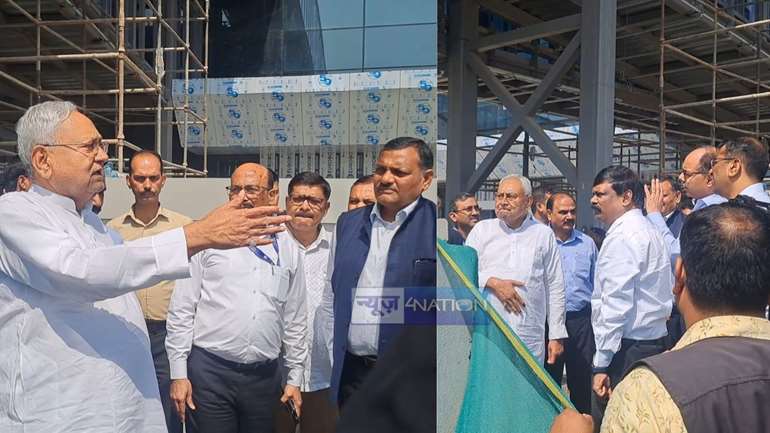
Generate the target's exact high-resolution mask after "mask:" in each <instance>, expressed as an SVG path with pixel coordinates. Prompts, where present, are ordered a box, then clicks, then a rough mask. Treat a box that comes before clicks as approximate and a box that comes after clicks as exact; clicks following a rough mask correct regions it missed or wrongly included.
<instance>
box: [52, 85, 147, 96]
mask: <svg viewBox="0 0 770 433" xmlns="http://www.w3.org/2000/svg"><path fill="white" fill-rule="evenodd" d="M121 92H122V93H155V88H154V87H140V88H129V89H120V88H118V89H103V90H90V89H61V90H58V89H57V90H43V91H42V92H40V93H41V94H48V95H62V96H65V95H66V96H81V95H117V94H119V93H121Z"/></svg>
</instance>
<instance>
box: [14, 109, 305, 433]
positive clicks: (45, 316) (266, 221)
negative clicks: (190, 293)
mask: <svg viewBox="0 0 770 433" xmlns="http://www.w3.org/2000/svg"><path fill="white" fill-rule="evenodd" d="M16 133H17V136H18V153H19V156H20V157H21V159H22V161H24V163H25V164H26V165H27V166H28V167H29V170H30V173H31V176H32V183H33V187H32V188H31V189H30V191H28V192H12V193H9V194H5V195H3V196H2V197H0V221H2V223H1V224H0V341H1V342H2V350H0V402H2V403H0V431H3V432H4V433H5V432H10V433H15V432H25V433H30V432H33V433H34V432H40V433H57V432H72V431H87V432H96V433H102V432H103V433H108V432H109V433H114V432H121V433H135V432H158V433H160V432H165V431H166V424H165V422H164V417H163V409H162V407H161V403H160V396H159V394H158V383H157V381H156V380H155V373H154V368H153V362H152V357H151V354H150V342H149V338H148V336H147V329H146V327H145V325H144V320H143V317H142V312H141V310H140V309H139V304H138V302H137V301H136V297H135V296H134V295H133V293H132V292H133V291H135V290H137V289H139V288H141V287H146V286H148V285H152V284H155V283H157V282H160V281H162V280H167V279H177V278H185V277H187V276H188V275H189V260H188V258H189V257H190V256H191V255H193V254H195V253H197V252H198V251H201V250H203V249H206V248H233V247H238V246H242V245H248V244H249V243H250V242H253V243H255V244H260V245H261V244H263V243H265V242H266V240H264V239H263V238H262V236H264V235H269V234H271V233H276V232H278V231H281V230H282V228H281V227H278V226H277V224H281V223H283V222H286V221H288V220H290V217H286V216H280V217H266V216H265V215H270V214H272V213H274V212H275V211H276V209H275V208H259V209H249V210H243V209H238V208H237V207H236V206H235V205H234V203H228V204H226V205H224V206H222V207H220V208H218V209H216V210H214V211H212V212H211V213H210V214H209V215H208V216H206V217H205V218H203V219H201V220H200V221H197V222H194V223H191V224H188V225H186V226H185V227H182V228H178V229H175V230H172V231H169V232H166V233H163V234H160V235H158V236H153V237H148V238H144V239H140V240H137V241H133V242H128V243H126V244H122V245H114V244H113V240H112V239H111V238H110V236H109V233H108V231H107V229H106V228H105V227H104V224H102V223H101V221H100V220H99V218H98V217H97V216H96V215H95V214H93V212H91V211H90V200H91V198H92V197H93V195H94V194H96V193H98V192H99V191H101V190H103V189H104V171H103V168H104V163H105V162H106V161H107V158H108V156H107V152H106V150H107V146H106V144H104V142H103V141H102V138H101V136H100V135H99V132H98V131H97V129H96V127H94V124H93V123H92V122H91V121H90V120H89V119H88V118H87V117H86V116H85V115H83V114H81V113H79V112H78V111H77V107H75V105H73V104H71V103H69V102H62V101H51V102H44V103H41V104H37V105H34V106H32V107H30V108H29V109H28V110H27V111H26V112H25V114H24V115H23V116H22V118H21V119H20V120H19V122H18V123H17V126H16ZM271 226H272V227H271ZM260 227H265V228H260ZM118 304H120V305H118Z"/></svg>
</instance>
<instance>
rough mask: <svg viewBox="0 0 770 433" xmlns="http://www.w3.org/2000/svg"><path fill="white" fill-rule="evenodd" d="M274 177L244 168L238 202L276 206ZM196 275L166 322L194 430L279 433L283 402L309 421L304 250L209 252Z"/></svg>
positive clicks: (236, 181)
mask: <svg viewBox="0 0 770 433" xmlns="http://www.w3.org/2000/svg"><path fill="white" fill-rule="evenodd" d="M268 177H269V173H268V171H267V169H266V168H265V167H263V166H261V165H259V164H254V163H246V164H242V165H240V166H238V168H236V169H235V171H234V172H233V174H232V176H231V178H230V187H228V191H229V195H230V198H231V199H232V198H233V197H236V196H240V197H241V203H240V205H241V206H242V207H243V208H252V207H257V206H260V205H262V204H264V203H269V201H270V197H269V194H268V193H269V191H270V188H269V186H268V185H269V183H268ZM244 191H245V194H243V192H244ZM190 275H191V278H189V279H186V280H181V281H177V283H176V288H175V290H174V293H173V295H172V297H171V304H170V305H169V311H168V319H167V321H166V326H167V328H168V335H167V336H166V351H167V352H168V359H169V365H170V368H171V379H172V383H171V399H172V400H173V401H174V405H175V407H176V409H177V412H178V413H179V416H180V418H181V419H182V420H186V421H188V424H187V430H188V431H189V432H190V433H195V432H200V433H246V432H248V433H254V432H272V431H273V428H274V420H273V411H274V408H275V405H276V401H277V400H278V399H279V398H280V400H281V402H282V403H287V404H289V403H288V401H289V400H291V401H292V402H293V405H294V407H295V408H296V413H297V415H300V414H301V405H302V397H301V395H300V390H299V388H300V386H302V382H303V376H304V369H303V364H304V363H305V358H306V356H307V345H306V342H305V333H306V330H307V315H306V311H305V278H304V272H303V269H302V261H301V260H300V254H299V249H298V248H297V245H296V243H295V242H294V241H293V240H292V239H291V237H290V236H289V235H288V234H286V233H279V234H278V235H277V236H276V237H275V238H274V239H273V242H272V244H271V245H264V246H259V247H244V248H236V249H232V250H227V251H218V250H204V251H202V252H200V253H198V254H196V255H195V256H194V257H193V258H192V259H191V261H190ZM281 354H282V355H283V356H282V360H283V366H284V367H285V368H286V370H287V379H286V386H285V387H284V390H283V395H281V392H280V387H281V375H280V370H279V368H278V357H279V355H281ZM185 406H188V407H189V408H190V409H191V411H189V412H188V411H186V408H185ZM186 415H187V416H186Z"/></svg>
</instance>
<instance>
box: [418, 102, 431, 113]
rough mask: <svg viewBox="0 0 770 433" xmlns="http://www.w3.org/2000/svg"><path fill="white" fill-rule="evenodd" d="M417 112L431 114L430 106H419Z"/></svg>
mask: <svg viewBox="0 0 770 433" xmlns="http://www.w3.org/2000/svg"><path fill="white" fill-rule="evenodd" d="M417 111H419V112H420V113H423V114H428V113H430V105H428V104H417Z"/></svg>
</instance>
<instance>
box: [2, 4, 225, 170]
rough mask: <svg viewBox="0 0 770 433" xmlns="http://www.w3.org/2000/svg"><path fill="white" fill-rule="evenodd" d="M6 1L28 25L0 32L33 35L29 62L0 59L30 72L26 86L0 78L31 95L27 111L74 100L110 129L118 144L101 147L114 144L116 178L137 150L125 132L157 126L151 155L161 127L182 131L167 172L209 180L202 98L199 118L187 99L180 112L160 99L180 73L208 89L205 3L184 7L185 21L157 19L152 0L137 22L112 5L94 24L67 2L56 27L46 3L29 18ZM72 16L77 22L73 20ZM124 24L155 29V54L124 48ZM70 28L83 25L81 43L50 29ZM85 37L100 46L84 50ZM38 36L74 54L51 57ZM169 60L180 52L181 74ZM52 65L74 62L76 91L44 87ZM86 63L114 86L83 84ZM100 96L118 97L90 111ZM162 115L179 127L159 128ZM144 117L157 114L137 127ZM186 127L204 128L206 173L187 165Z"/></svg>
mask: <svg viewBox="0 0 770 433" xmlns="http://www.w3.org/2000/svg"><path fill="white" fill-rule="evenodd" d="M4 1H5V2H6V3H8V4H9V5H10V6H11V7H12V8H13V9H14V10H15V11H17V12H18V13H19V14H21V15H22V16H23V17H25V18H26V19H27V21H28V22H23V23H5V24H2V25H0V29H3V30H13V29H20V30H23V29H28V28H33V29H34V44H35V47H34V48H35V51H34V55H23V56H2V57H0V65H10V64H21V65H32V66H33V68H34V75H32V76H31V77H30V78H27V81H25V79H24V78H23V77H19V76H15V75H14V74H10V73H8V72H6V71H4V70H0V79H4V80H7V81H8V82H10V83H12V84H13V85H15V86H16V87H19V88H21V89H23V90H24V91H26V92H27V93H28V94H29V101H28V104H29V105H32V104H35V103H38V102H39V101H40V100H41V99H42V98H47V99H50V100H62V97H66V98H70V97H71V98H79V99H78V100H77V103H78V106H79V107H80V108H81V109H82V110H83V112H84V113H86V114H88V115H90V116H92V117H93V118H94V119H97V120H100V121H103V122H106V123H108V124H110V125H112V127H113V128H114V134H115V138H108V139H105V141H106V142H107V143H109V144H114V145H115V149H116V150H115V158H114V160H113V161H114V162H115V163H116V165H117V171H118V172H125V168H126V167H125V148H128V149H129V150H133V151H138V150H141V149H142V148H140V147H138V146H136V145H134V144H132V143H130V142H129V141H128V139H127V137H126V130H125V127H126V126H154V127H155V130H154V138H155V143H154V146H153V148H154V149H155V150H160V148H161V145H162V128H163V126H164V125H171V126H172V127H177V128H182V130H180V131H179V132H180V136H181V138H182V140H181V141H182V142H181V146H182V148H183V161H182V163H181V164H178V163H175V162H173V161H169V160H163V166H164V169H165V170H171V171H173V172H174V173H179V174H181V175H183V176H187V175H188V174H189V175H193V176H205V175H206V174H207V173H208V169H207V164H208V141H207V138H206V135H207V134H206V131H207V130H208V129H207V117H208V116H207V114H206V113H207V109H208V107H207V105H206V100H205V98H204V101H203V104H204V110H203V113H202V115H201V114H199V113H196V112H193V111H192V110H191V109H190V104H189V98H188V96H187V94H186V93H185V99H184V106H182V107H178V106H175V105H174V103H173V101H167V100H166V93H165V92H166V91H167V89H169V88H170V87H171V83H172V81H173V79H174V74H179V73H182V74H183V76H184V82H185V86H186V87H187V86H189V82H190V80H191V78H192V77H191V75H190V74H197V75H196V76H195V77H196V78H200V79H202V80H203V83H204V88H207V87H208V80H207V78H208V57H209V44H208V37H209V11H210V1H209V0H192V1H191V0H186V2H185V9H184V12H183V16H173V15H172V16H169V17H166V16H164V15H163V13H162V10H163V3H162V0H158V1H157V6H156V5H155V4H154V2H152V1H151V0H144V4H145V5H146V6H147V8H148V9H149V10H150V11H151V12H152V15H151V16H140V17H137V16H127V13H126V10H127V9H126V8H127V2H126V1H125V0H118V1H117V11H115V13H114V16H104V14H97V15H102V16H98V17H89V16H88V15H89V13H88V12H87V11H86V5H88V3H87V2H77V3H67V4H65V5H64V6H61V5H60V8H62V9H63V8H68V10H69V12H70V13H69V15H67V14H63V15H64V16H65V18H66V19H61V20H58V19H52V18H51V17H50V16H48V15H43V14H42V10H43V7H42V5H43V0H36V2H35V10H34V11H32V12H30V11H27V10H26V9H24V7H23V6H21V4H20V2H19V1H18V0H4ZM90 6H94V5H90ZM46 10H47V9H46ZM193 11H195V14H193V13H192V12H193ZM73 16H76V17H78V18H74V19H73V18H72V17H73ZM44 17H45V18H44ZM170 23H180V24H182V25H183V26H184V37H182V36H181V35H180V34H179V33H178V32H177V31H176V30H174V27H173V26H172V25H171V24H170ZM127 24H134V29H135V28H136V26H152V27H154V28H156V30H157V35H156V38H155V41H154V42H155V46H154V47H152V48H147V47H146V46H133V40H132V41H131V42H129V41H128V39H127V33H128V32H126V25H127ZM191 24H192V25H197V26H202V27H198V29H199V30H200V29H201V28H202V30H203V34H204V37H203V41H202V44H201V45H202V46H200V47H198V49H199V50H202V54H203V55H202V57H203V58H202V60H201V58H200V57H199V56H198V55H196V53H195V51H194V48H193V47H192V46H191V43H190V31H191V28H190V27H191ZM67 26H81V32H80V33H79V34H80V41H79V43H78V42H76V41H77V39H78V38H72V37H71V36H69V34H67V35H68V36H65V34H63V33H61V32H59V31H57V30H55V29H54V28H55V27H60V28H61V27H67ZM103 27H105V28H109V29H111V30H110V31H108V32H107V33H105V32H104V31H103V30H102V28H103ZM112 30H114V38H112V37H110V36H108V35H107V34H109V33H110V32H111V31H112ZM87 34H89V35H93V36H94V37H95V38H98V39H100V41H101V42H100V43H101V44H102V45H101V46H97V47H89V46H87V42H88V38H87ZM164 34H168V35H170V36H171V37H170V38H168V41H169V43H170V44H171V45H172V46H164V42H163V41H164V39H163V36H164ZM43 35H49V36H50V38H52V40H55V41H57V45H56V47H57V48H65V49H71V50H73V51H74V52H67V53H51V48H46V39H44V38H43ZM58 43H61V44H63V47H60V46H59V44H58ZM140 44H141V42H140ZM44 51H46V52H44ZM147 52H154V53H155V62H154V65H155V71H154V75H153V73H152V71H149V70H148V69H147V68H146V66H145V65H146V64H145V63H143V61H144V59H143V57H140V56H143V55H144V54H143V53H147ZM166 53H172V54H176V53H183V56H184V59H185V62H184V63H185V64H184V69H181V68H174V69H170V70H166V69H165V68H164V65H165V62H164V55H165V54H166ZM52 62H56V63H57V64H58V66H57V68H58V69H59V70H63V71H64V72H69V71H70V70H69V69H66V67H65V66H63V65H65V64H66V62H75V63H78V62H79V63H80V66H79V67H78V69H80V71H81V72H80V76H79V77H78V81H77V82H78V86H79V87H80V88H72V86H71V85H70V86H69V87H52V88H47V86H46V85H44V83H47V82H48V81H46V77H47V74H48V71H47V70H45V71H44V70H43V66H44V64H46V63H52ZM191 62H192V63H194V64H195V66H196V67H195V68H191ZM89 63H94V64H97V65H100V66H101V67H102V68H104V69H103V70H104V71H107V72H108V73H111V74H114V76H115V85H114V86H103V85H98V84H94V83H93V82H90V81H89V80H88V78H87V76H88V75H89V74H88V68H87V64H89ZM75 70H76V69H74V68H73V69H72V70H71V71H72V72H74V71H75ZM28 81H29V82H28ZM137 84H138V85H137ZM105 87H107V88H105ZM110 87H111V88H110ZM169 94H170V92H169ZM97 95H101V96H104V97H110V98H115V99H114V104H113V106H112V107H105V106H98V107H94V106H93V104H91V107H88V104H87V102H88V99H87V98H88V96H97ZM128 95H133V96H131V98H133V99H128V100H127V96H128ZM143 95H146V96H143ZM150 95H151V96H150ZM204 95H205V91H204ZM137 98H138V99H137ZM143 98H148V100H147V101H146V103H145V102H141V101H144V99H143ZM172 99H173V98H172ZM129 101H130V103H129ZM138 101H139V104H141V105H142V106H136V105H139V104H137V102H138ZM150 101H152V102H150ZM0 105H2V106H3V107H7V108H10V109H12V110H13V112H19V113H20V114H21V112H23V111H24V110H26V108H25V107H23V106H21V105H18V104H12V103H9V102H6V101H0ZM127 105H131V106H127ZM164 112H173V113H176V115H177V116H180V115H183V119H179V118H177V120H174V118H173V116H174V114H173V113H172V118H171V119H170V120H167V121H164V120H163V117H162V116H163V113H164ZM100 113H104V114H100ZM132 113H133V114H132ZM141 113H148V114H154V121H146V122H145V121H142V120H141V117H137V116H141ZM127 114H129V115H133V116H134V119H130V118H127V117H126V115H127ZM190 125H202V127H203V131H204V136H203V167H202V168H201V169H194V168H192V167H190V166H189V161H188V154H187V152H188V147H189V143H188V138H189V137H188V128H189V127H190ZM4 152H7V151H4ZM168 158H169V159H170V158H171V156H168Z"/></svg>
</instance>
